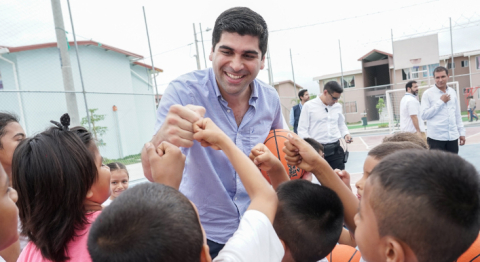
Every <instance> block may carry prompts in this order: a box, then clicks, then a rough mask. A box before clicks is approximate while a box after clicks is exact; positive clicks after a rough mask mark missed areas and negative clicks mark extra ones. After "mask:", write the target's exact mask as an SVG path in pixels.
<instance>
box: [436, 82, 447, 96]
mask: <svg viewBox="0 0 480 262" xmlns="http://www.w3.org/2000/svg"><path fill="white" fill-rule="evenodd" d="M435 88H436V89H437V90H438V92H440V93H442V94H443V91H442V90H440V88H438V86H437V84H435ZM447 92H448V85H447V88H445V93H447Z"/></svg>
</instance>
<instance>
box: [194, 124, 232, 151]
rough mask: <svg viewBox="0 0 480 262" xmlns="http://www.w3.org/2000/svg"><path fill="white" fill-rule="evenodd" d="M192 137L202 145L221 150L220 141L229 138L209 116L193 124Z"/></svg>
mask: <svg viewBox="0 0 480 262" xmlns="http://www.w3.org/2000/svg"><path fill="white" fill-rule="evenodd" d="M193 133H194V134H193V139H195V140H197V141H198V142H200V144H201V145H202V146H203V147H211V148H213V149H215V150H221V149H222V147H221V145H222V143H223V142H225V141H226V139H230V138H228V137H227V135H225V133H224V132H223V131H222V130H221V129H220V128H219V127H218V126H217V125H215V123H214V122H213V121H212V120H211V119H210V118H203V119H201V120H199V121H197V122H195V123H194V124H193Z"/></svg>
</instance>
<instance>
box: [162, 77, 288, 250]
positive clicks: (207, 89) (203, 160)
mask: <svg viewBox="0 0 480 262" xmlns="http://www.w3.org/2000/svg"><path fill="white" fill-rule="evenodd" d="M175 104H180V105H188V104H192V105H199V106H203V107H205V109H206V113H205V117H208V118H211V119H212V120H213V121H214V122H215V124H216V125H217V126H218V127H219V128H220V129H222V130H223V132H225V134H227V135H228V137H230V139H232V141H233V142H234V143H235V144H236V145H237V147H238V148H240V149H241V150H242V151H243V153H245V154H246V155H249V154H250V150H251V149H252V148H253V147H254V146H255V145H256V144H258V143H263V142H264V141H265V138H266V137H267V135H268V132H269V131H270V130H271V129H279V128H283V125H284V123H283V121H284V120H283V116H282V112H281V107H280V99H279V97H278V94H277V92H276V90H275V89H274V88H273V87H271V86H269V85H267V84H265V83H263V82H261V81H259V80H257V79H255V80H254V82H253V87H252V94H251V96H250V100H249V104H250V107H249V109H248V110H247V112H246V113H245V115H244V117H243V119H242V123H241V124H240V126H237V123H236V121H235V116H234V115H233V110H232V109H231V108H230V107H229V106H228V102H227V101H225V100H224V99H223V98H222V95H221V93H220V90H219V89H218V85H217V82H216V80H215V74H214V72H213V70H212V68H209V69H205V70H198V71H194V72H191V73H188V74H186V75H183V76H180V77H179V78H177V79H176V80H174V81H172V82H171V83H170V85H169V86H168V88H167V89H166V90H165V93H164V94H163V97H162V100H161V102H160V105H159V107H158V110H157V122H156V124H155V132H157V131H158V130H159V129H160V127H161V125H162V124H163V122H164V120H165V117H166V115H167V113H168V109H169V108H170V106H172V105H175ZM181 149H182V152H183V153H184V154H185V155H186V157H187V160H186V163H185V169H184V171H183V179H182V183H181V184H180V191H181V192H182V193H183V194H184V195H185V196H187V197H188V199H190V200H191V201H192V202H193V203H195V205H196V206H197V208H198V212H199V215H200V220H201V222H202V225H203V227H204V228H205V231H206V233H207V238H208V239H210V240H212V241H215V242H217V243H220V244H224V243H226V242H227V240H228V239H229V238H230V237H231V236H232V235H233V233H234V232H235V231H236V230H237V228H238V225H239V223H240V219H241V217H242V215H243V213H245V211H246V209H247V207H248V205H249V204H250V198H249V197H248V194H247V192H246V191H245V188H244V186H243V184H242V182H241V181H240V178H239V177H238V175H237V173H236V172H235V170H234V169H233V167H232V165H231V163H230V161H229V160H228V158H227V157H226V156H225V154H224V153H223V152H222V151H217V150H214V149H212V148H209V147H207V148H204V147H202V146H201V145H200V143H198V142H197V141H194V145H193V146H192V147H191V148H181ZM166 168H168V167H166Z"/></svg>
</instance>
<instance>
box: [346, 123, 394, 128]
mask: <svg viewBox="0 0 480 262" xmlns="http://www.w3.org/2000/svg"><path fill="white" fill-rule="evenodd" d="M381 125H383V126H385V125H386V127H388V123H376V124H368V125H367V126H366V127H372V126H381ZM347 128H348V129H359V128H364V126H362V125H353V126H349V125H347Z"/></svg>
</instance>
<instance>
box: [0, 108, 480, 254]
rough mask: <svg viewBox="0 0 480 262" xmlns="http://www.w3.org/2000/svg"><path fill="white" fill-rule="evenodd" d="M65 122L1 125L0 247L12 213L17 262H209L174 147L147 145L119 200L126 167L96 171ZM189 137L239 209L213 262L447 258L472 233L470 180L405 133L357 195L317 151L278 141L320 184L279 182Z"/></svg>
mask: <svg viewBox="0 0 480 262" xmlns="http://www.w3.org/2000/svg"><path fill="white" fill-rule="evenodd" d="M1 121H2V118H1V115H0V124H1ZM13 122H16V123H17V124H18V121H13ZM53 122H54V121H53ZM69 122H70V121H69V118H68V115H64V116H62V118H61V121H60V123H57V122H54V124H55V125H54V126H53V127H51V128H49V129H48V130H46V131H44V132H42V133H40V134H37V135H35V136H33V137H29V138H25V135H24V133H23V130H20V129H18V127H17V126H15V125H14V126H15V127H17V129H16V131H14V132H13V133H10V131H11V130H10V129H15V128H14V127H10V128H5V126H6V125H3V126H2V125H0V139H1V140H0V142H1V144H0V160H1V161H2V162H1V163H2V165H0V194H1V195H0V250H3V249H5V248H7V247H9V246H11V245H12V244H13V243H14V242H15V241H17V239H18V233H17V216H18V217H19V219H20V224H21V233H22V235H24V236H26V237H28V240H29V242H28V244H27V246H26V247H25V248H24V249H23V251H22V253H21V255H20V257H19V259H18V261H22V262H23V261H116V262H117V261H175V262H182V261H185V262H187V261H212V258H211V257H210V255H209V249H208V245H207V242H206V235H205V232H204V230H203V228H202V225H201V223H200V219H199V215H198V212H197V209H196V207H195V205H194V204H193V203H192V202H191V201H189V200H188V199H187V198H186V197H185V196H184V195H183V194H182V193H180V192H179V191H178V188H179V186H180V183H181V180H182V174H183V169H184V167H185V156H184V155H183V154H182V152H181V151H180V149H179V148H178V147H176V146H174V145H172V144H169V143H168V142H163V143H161V144H160V145H159V146H158V147H156V148H155V147H154V146H153V145H152V144H150V143H147V144H146V145H145V148H146V150H147V153H148V157H149V162H150V165H151V171H152V177H153V180H154V181H155V183H145V184H140V185H138V186H135V187H133V188H131V189H129V190H127V191H125V189H127V188H128V172H126V168H125V166H123V165H121V164H112V165H109V166H106V165H104V164H103V159H102V157H101V156H100V154H99V151H98V148H97V146H96V144H95V141H94V140H93V138H92V135H91V134H90V133H89V132H88V131H87V130H86V129H85V128H83V127H74V128H69ZM9 123H12V121H10V122H9ZM20 128H21V127H20ZM193 130H194V139H195V140H196V141H198V142H199V143H201V145H202V146H204V147H212V148H213V149H216V150H222V151H223V152H224V153H225V155H226V156H227V157H228V158H229V160H230V162H231V164H232V166H233V167H234V168H235V170H236V171H237V173H238V176H239V178H240V179H241V181H242V183H243V185H244V186H245V189H246V191H247V193H248V194H249V196H250V199H251V202H250V205H249V208H248V209H247V211H246V212H245V213H244V214H243V216H242V218H241V221H240V225H239V228H238V230H237V231H236V232H235V234H234V235H233V236H232V237H231V238H230V239H229V240H228V242H227V243H226V245H225V247H224V248H223V249H222V250H221V251H220V253H219V255H218V256H217V257H216V258H214V259H213V261H249V262H250V261H262V262H263V261H284V262H290V261H296V262H303V261H305V262H308V261H311V262H316V261H319V260H322V259H324V258H325V257H327V255H328V254H329V253H330V252H332V250H333V249H334V248H335V247H336V246H337V244H346V245H351V246H357V245H358V249H359V250H360V252H361V255H362V257H363V259H364V260H365V261H368V262H377V261H382V262H383V261H435V262H437V261H446V262H451V261H455V260H456V259H457V258H458V257H459V256H460V255H461V254H462V253H463V252H465V251H466V250H467V249H468V248H469V247H470V245H471V244H472V243H473V242H474V240H475V239H476V238H477V236H478V234H479V230H480V195H479V194H480V190H479V189H480V181H479V177H478V172H477V170H476V169H475V168H474V167H473V166H472V165H471V164H470V163H468V162H467V161H465V160H464V159H462V158H461V157H459V156H457V155H454V154H450V153H444V152H440V151H430V150H426V148H428V146H427V145H426V144H425V142H424V141H423V140H421V139H420V140H418V139H416V137H417V136H415V135H408V134H403V133H400V134H396V135H394V136H392V137H388V138H386V140H385V141H384V142H383V143H382V144H380V145H378V146H376V147H375V148H373V149H372V150H370V151H369V153H368V156H367V158H366V160H365V163H364V175H363V177H362V179H361V180H359V181H358V182H357V183H356V188H357V196H355V195H354V194H353V193H352V191H351V189H350V188H349V186H350V181H349V180H350V178H349V174H348V172H346V171H340V170H332V169H331V168H330V166H329V165H328V163H327V162H326V161H325V160H324V159H323V157H322V155H321V145H320V146H319V145H318V143H315V141H311V140H308V139H307V140H303V139H300V138H299V137H298V136H297V135H295V134H294V133H289V135H288V140H287V141H286V142H285V147H284V148H283V151H284V153H285V155H286V156H285V158H286V160H287V162H288V164H289V165H295V166H298V167H300V168H302V169H304V170H305V171H307V172H310V174H311V175H312V176H313V177H315V178H316V179H317V180H318V181H319V183H320V184H321V185H318V184H315V183H311V182H309V181H305V180H301V179H298V180H292V181H289V180H290V179H289V177H288V174H287V172H286V170H285V169H284V167H283V165H282V163H281V162H280V160H279V159H278V158H277V157H276V156H275V155H273V154H272V153H271V152H270V151H269V150H268V148H267V147H266V146H265V145H263V144H258V145H256V146H255V147H254V148H253V149H252V150H251V154H250V156H246V155H245V154H244V153H243V152H242V151H241V150H240V149H239V148H237V147H236V145H235V144H234V143H233V141H232V140H230V139H229V138H228V136H226V135H225V134H224V133H223V131H222V130H221V129H220V128H218V127H217V126H216V125H215V123H213V121H211V120H210V119H208V118H205V119H202V120H200V121H198V122H196V123H195V124H194V127H193ZM7 132H8V135H6V133H7ZM15 132H17V133H18V134H23V136H22V135H17V136H16V137H17V138H18V140H12V141H13V142H11V143H16V146H15V147H16V149H14V153H13V155H12V157H11V159H12V160H10V162H8V161H5V154H4V153H5V152H4V151H3V150H5V148H7V147H9V146H10V145H9V143H10V142H8V141H7V140H9V139H11V138H12V137H15V136H14V135H16V134H17V133H15ZM12 135H13V136H12ZM4 138H5V139H4ZM2 166H3V167H2ZM4 169H5V170H4ZM259 169H261V170H263V171H265V172H266V173H267V174H268V176H269V178H270V181H271V185H270V184H269V183H268V182H267V180H266V179H265V178H264V177H263V175H262V174H261V172H260V170H259ZM114 170H115V172H114ZM5 171H7V172H5ZM8 172H10V174H9V175H8V176H7V173H8ZM198 175H201V172H200V173H199V174H198ZM313 177H312V178H313ZM9 179H11V180H12V181H11V184H12V185H13V188H11V187H10V181H9ZM122 192H123V193H122ZM17 199H18V200H17ZM107 199H110V200H114V201H111V203H105V202H106V201H107ZM15 202H16V204H15ZM103 203H105V204H104V206H105V207H102V204H103ZM106 204H110V205H108V206H106ZM17 207H18V211H17ZM344 226H346V228H347V229H348V230H347V229H345V228H344Z"/></svg>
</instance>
